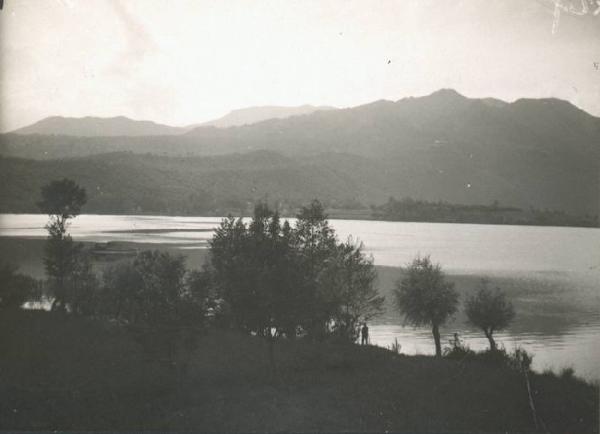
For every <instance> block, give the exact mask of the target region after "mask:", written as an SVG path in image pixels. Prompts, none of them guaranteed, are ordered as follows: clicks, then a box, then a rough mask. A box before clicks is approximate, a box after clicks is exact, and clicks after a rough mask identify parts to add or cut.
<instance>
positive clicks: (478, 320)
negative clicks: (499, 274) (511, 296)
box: [465, 280, 515, 351]
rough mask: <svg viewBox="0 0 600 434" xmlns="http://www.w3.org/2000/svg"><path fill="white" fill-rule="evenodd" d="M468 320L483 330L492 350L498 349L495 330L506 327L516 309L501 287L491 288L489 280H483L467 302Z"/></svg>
mask: <svg viewBox="0 0 600 434" xmlns="http://www.w3.org/2000/svg"><path fill="white" fill-rule="evenodd" d="M465 306H466V313H467V319H468V322H469V323H470V324H472V325H474V326H475V327H478V328H480V329H481V330H483V333H484V334H485V337H486V338H487V339H488V341H489V342H490V350H492V351H495V350H496V341H495V340H494V332H495V331H498V330H502V329H504V328H506V327H507V326H508V325H509V324H510V322H511V321H512V320H513V319H514V317H515V309H514V307H513V305H512V303H511V302H510V301H508V300H507V299H506V296H505V294H504V293H503V292H502V291H501V290H500V288H495V289H494V290H491V289H490V288H489V287H488V281H487V280H482V281H481V286H480V287H479V289H478V290H477V292H476V293H475V294H473V295H471V296H470V297H469V298H467V300H466V302H465Z"/></svg>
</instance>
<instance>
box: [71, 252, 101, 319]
mask: <svg viewBox="0 0 600 434" xmlns="http://www.w3.org/2000/svg"><path fill="white" fill-rule="evenodd" d="M78 250H79V249H78ZM64 285H65V287H66V293H67V299H68V300H69V305H70V308H71V311H72V312H74V313H76V314H79V315H86V316H93V315H96V314H97V313H98V311H99V308H100V293H99V282H98V277H97V276H96V273H94V270H93V267H92V261H91V259H90V257H89V255H88V254H86V253H85V252H82V251H78V252H77V254H76V255H74V258H73V267H72V270H71V273H70V274H69V277H68V279H66V281H65V282H64Z"/></svg>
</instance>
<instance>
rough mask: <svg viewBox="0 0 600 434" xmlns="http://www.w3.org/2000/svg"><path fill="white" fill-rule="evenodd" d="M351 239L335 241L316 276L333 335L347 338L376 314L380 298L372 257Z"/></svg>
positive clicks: (380, 301)
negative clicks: (341, 241) (343, 241)
mask: <svg viewBox="0 0 600 434" xmlns="http://www.w3.org/2000/svg"><path fill="white" fill-rule="evenodd" d="M362 249H363V246H362V244H355V243H353V241H352V240H351V239H349V240H348V241H347V242H345V243H340V244H338V245H337V246H336V247H335V249H333V252H332V254H331V256H330V257H329V258H328V259H327V260H326V261H325V267H324V269H323V270H322V271H321V273H320V274H319V275H318V278H317V284H318V297H317V298H318V300H319V302H320V303H321V304H322V305H323V306H325V307H326V309H327V311H328V312H327V313H328V315H327V317H328V318H329V319H330V321H331V322H330V324H331V330H332V332H333V334H335V335H338V336H341V337H343V338H345V339H346V340H348V341H351V342H353V341H355V340H356V339H357V338H358V330H359V328H358V326H359V323H361V322H363V321H368V320H370V319H371V318H373V317H374V316H376V315H378V314H380V313H381V312H382V310H383V302H384V298H383V297H382V296H380V295H379V293H378V291H377V288H376V287H375V282H376V279H377V273H376V271H375V267H374V266H373V259H372V258H371V257H366V256H365V254H364V253H363V251H362Z"/></svg>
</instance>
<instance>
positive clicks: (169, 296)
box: [133, 250, 186, 325]
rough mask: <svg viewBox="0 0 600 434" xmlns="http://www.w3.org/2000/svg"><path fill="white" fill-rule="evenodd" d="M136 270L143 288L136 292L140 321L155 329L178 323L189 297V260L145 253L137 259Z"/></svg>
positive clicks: (165, 253)
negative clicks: (183, 302)
mask: <svg viewBox="0 0 600 434" xmlns="http://www.w3.org/2000/svg"><path fill="white" fill-rule="evenodd" d="M133 268H134V269H135V272H136V273H137V275H138V276H139V277H138V279H139V285H140V286H138V287H137V288H136V290H135V292H134V298H135V301H136V303H137V304H138V307H139V312H138V315H137V316H136V321H139V322H142V323H145V324H152V325H160V324H174V323H177V322H178V320H179V317H178V308H179V306H180V303H181V301H182V298H183V297H184V293H185V274H186V268H185V257H184V256H183V255H176V256H174V255H170V254H169V253H167V252H161V251H158V250H144V251H142V252H140V253H139V254H138V255H137V256H136V258H135V259H134V261H133Z"/></svg>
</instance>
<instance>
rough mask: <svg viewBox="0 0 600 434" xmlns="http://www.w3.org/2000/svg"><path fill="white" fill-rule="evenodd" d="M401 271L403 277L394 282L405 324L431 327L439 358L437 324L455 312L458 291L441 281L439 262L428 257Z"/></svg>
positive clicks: (439, 348)
mask: <svg viewBox="0 0 600 434" xmlns="http://www.w3.org/2000/svg"><path fill="white" fill-rule="evenodd" d="M404 271H405V273H406V276H405V277H404V278H403V279H401V280H399V281H398V282H396V290H395V295H396V305H397V307H398V309H399V311H400V312H401V313H402V314H403V315H404V318H405V321H407V322H408V323H409V324H412V325H413V326H415V327H421V326H431V327H432V333H433V337H434V341H435V352H436V355H437V356H438V357H439V356H441V353H442V351H441V343H440V334H439V327H440V326H441V325H443V324H444V323H445V322H446V321H447V320H448V319H449V318H450V317H451V316H452V315H453V314H454V313H455V312H456V310H457V306H458V293H457V292H456V290H455V289H454V284H453V283H452V282H447V281H446V280H445V275H444V273H443V272H442V269H441V267H440V265H439V264H436V265H434V264H433V263H432V262H431V260H430V258H429V257H428V256H426V257H424V258H421V257H416V258H415V259H414V260H413V261H412V263H411V264H409V265H408V266H407V267H406V268H405V270H404Z"/></svg>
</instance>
